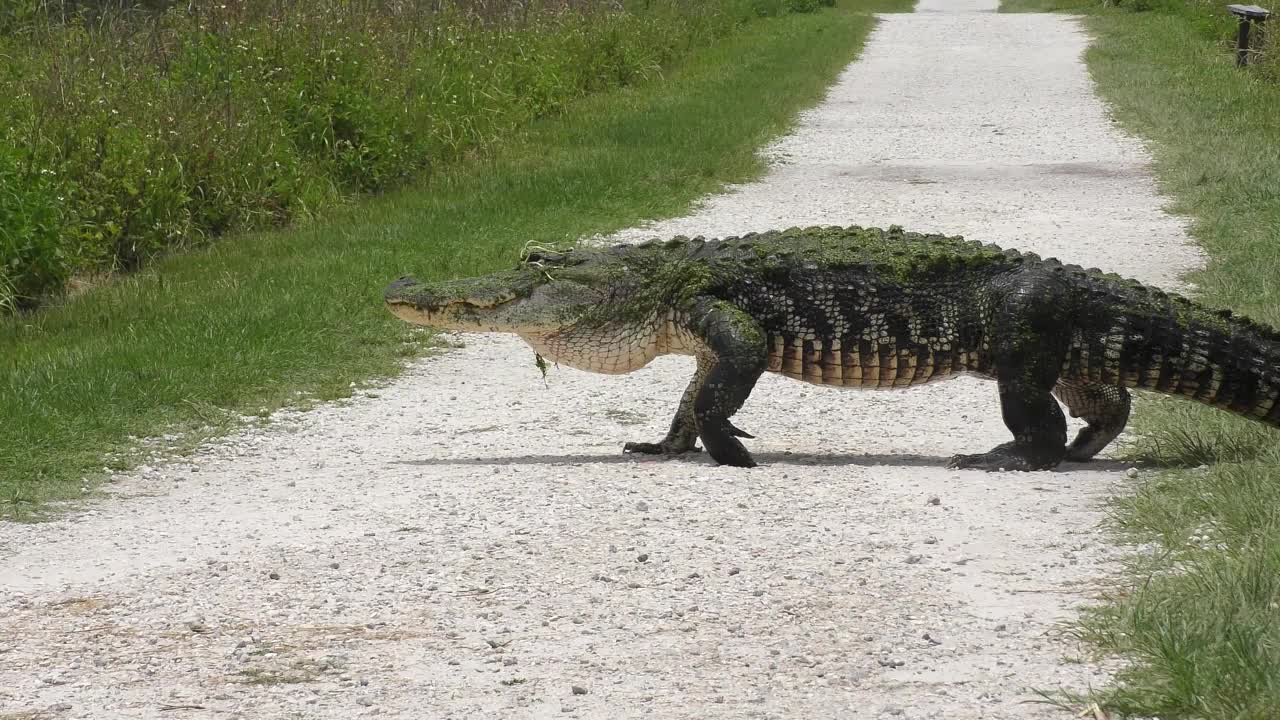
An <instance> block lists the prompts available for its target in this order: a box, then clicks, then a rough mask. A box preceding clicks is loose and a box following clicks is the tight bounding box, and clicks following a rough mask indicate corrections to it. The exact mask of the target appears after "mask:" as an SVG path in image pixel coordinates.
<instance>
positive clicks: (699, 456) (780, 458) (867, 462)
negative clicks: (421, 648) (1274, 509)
mask: <svg viewBox="0 0 1280 720" xmlns="http://www.w3.org/2000/svg"><path fill="white" fill-rule="evenodd" d="M753 455H754V457H755V459H756V462H758V463H760V465H762V466H766V465H802V466H810V467H847V466H856V467H919V468H927V467H933V468H939V469H945V468H946V465H947V461H948V460H950V459H951V458H950V456H937V455H914V454H909V453H904V454H863V453H857V454H855V453H830V454H817V453H791V452H758V453H753ZM390 463H391V464H392V465H416V466H422V467H432V466H449V465H463V466H466V465H619V464H631V465H648V464H653V463H681V464H684V465H690V466H700V467H717V466H716V464H715V463H714V462H712V461H711V459H710V458H708V457H707V455H706V453H701V452H700V453H694V454H689V455H681V456H678V457H663V456H659V455H641V454H635V453H623V452H616V453H608V454H602V453H601V454H593V455H592V454H583V455H514V456H508V457H501V456H499V457H461V458H422V459H418V460H392V461H390ZM1135 465H1137V464H1136V463H1132V462H1120V461H1117V460H1105V459H1103V460H1093V461H1091V462H1087V463H1078V462H1064V463H1062V464H1061V465H1059V466H1058V467H1057V468H1055V469H1054V470H1052V472H1080V471H1085V470H1090V471H1121V470H1126V469H1128V468H1131V467H1134V466H1135ZM975 472H978V471H975Z"/></svg>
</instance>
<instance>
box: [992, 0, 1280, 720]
mask: <svg viewBox="0 0 1280 720" xmlns="http://www.w3.org/2000/svg"><path fill="white" fill-rule="evenodd" d="M1147 6H1148V7H1155V8H1156V9H1155V10H1152V11H1149V12H1132V11H1129V10H1125V9H1123V7H1122V8H1121V9H1103V8H1101V7H1099V6H1098V5H1096V4H1086V3H1082V2H1079V0H1065V1H1064V0H1010V1H1009V2H1007V3H1006V4H1005V6H1004V9H1007V10H1013V9H1021V10H1036V9H1039V10H1066V11H1071V12H1080V13H1085V14H1087V16H1088V17H1087V20H1086V23H1087V28H1088V30H1089V31H1090V32H1091V33H1092V35H1093V36H1094V38H1095V43H1094V45H1093V46H1092V48H1091V49H1090V50H1089V51H1088V54H1087V56H1086V60H1087V63H1088V67H1089V70H1090V72H1091V73H1092V75H1093V77H1094V79H1095V80H1096V82H1097V85H1098V88H1099V91H1100V92H1101V94H1102V96H1103V97H1104V99H1105V100H1106V101H1107V102H1108V103H1109V104H1110V105H1111V106H1112V108H1113V109H1114V112H1115V114H1116V117H1117V118H1118V119H1119V120H1120V121H1121V123H1122V124H1123V126H1124V127H1125V128H1126V129H1128V130H1129V131H1131V132H1133V133H1135V134H1136V135H1138V136H1139V137H1142V138H1144V139H1146V140H1147V141H1149V143H1150V147H1151V150H1152V152H1153V154H1154V157H1155V172H1156V175H1157V178H1158V180H1159V182H1160V185H1161V189H1162V191H1163V192H1164V193H1166V194H1167V195H1168V196H1169V197H1170V198H1172V199H1173V203H1172V206H1171V210H1172V211H1173V212H1176V213H1179V214H1183V215H1186V216H1187V217H1189V218H1190V219H1191V220H1192V221H1193V224H1192V228H1191V232H1192V235H1193V237H1194V238H1195V240H1196V241H1197V242H1198V243H1199V244H1200V245H1202V246H1203V247H1204V249H1205V250H1206V251H1207V253H1208V256H1209V260H1208V265H1207V267H1206V268H1205V269H1204V270H1203V271H1199V272H1195V273H1193V274H1192V275H1191V276H1190V277H1189V279H1190V280H1192V281H1193V282H1195V283H1196V284H1197V286H1198V291H1197V295H1198V296H1199V297H1200V298H1201V299H1203V300H1205V301H1207V302H1208V303H1210V304H1212V305H1215V306H1224V307H1231V308H1233V309H1237V310H1239V311H1242V312H1243V313H1245V314H1248V315H1251V316H1253V317H1256V318H1257V319H1259V320H1263V321H1266V322H1268V323H1270V324H1272V325H1280V284H1278V283H1277V282H1276V278H1280V85H1277V84H1276V83H1274V82H1273V81H1272V80H1271V79H1270V78H1269V76H1268V74H1267V73H1266V72H1260V71H1257V70H1253V69H1250V70H1247V71H1242V70H1240V69H1238V68H1236V67H1234V64H1233V56H1232V53H1231V40H1232V38H1233V35H1232V28H1233V23H1232V21H1231V19H1230V16H1229V15H1227V13H1226V12H1225V8H1224V7H1223V6H1222V5H1217V4H1209V3H1179V2H1173V1H1172V0H1170V1H1169V2H1161V3H1149V4H1148V5H1147ZM1138 408H1139V411H1138V413H1137V416H1136V420H1135V424H1134V429H1135V430H1136V435H1137V436H1138V438H1139V439H1138V440H1137V442H1136V443H1134V444H1133V445H1131V446H1130V448H1129V449H1128V452H1129V454H1130V455H1131V456H1132V457H1134V458H1138V459H1144V460H1149V461H1152V462H1154V463H1158V464H1161V465H1166V466H1172V467H1173V468H1174V469H1171V470H1167V471H1162V472H1158V473H1153V474H1151V475H1149V476H1147V477H1145V478H1144V480H1142V481H1141V484H1140V486H1139V487H1138V488H1137V490H1136V492H1135V493H1134V494H1133V495H1131V496H1127V497H1122V498H1119V499H1117V500H1116V501H1115V502H1114V512H1113V524H1114V527H1115V529H1116V530H1117V531H1118V532H1119V533H1120V534H1121V536H1122V537H1124V538H1126V539H1128V540H1132V541H1136V542H1144V543H1150V544H1151V545H1150V547H1151V548H1152V551H1151V552H1150V553H1146V554H1143V555H1142V556H1141V557H1138V558H1135V559H1134V561H1133V567H1132V569H1131V572H1130V573H1129V575H1128V581H1127V583H1126V584H1125V585H1124V586H1122V587H1120V588H1117V589H1116V591H1115V593H1114V595H1113V596H1112V597H1111V598H1110V599H1109V600H1108V601H1107V602H1106V603H1105V604H1103V605H1102V606H1101V607H1100V608H1098V609H1097V610H1096V611H1092V612H1090V613H1089V614H1088V615H1087V616H1086V617H1085V619H1084V620H1083V622H1082V623H1081V624H1080V626H1079V631H1080V633H1081V635H1082V636H1083V637H1085V638H1086V639H1088V640H1090V641H1092V642H1093V643H1094V644H1095V645H1096V647H1097V648H1098V649H1099V650H1101V651H1102V652H1104V653H1114V654H1119V655H1121V656H1124V657H1126V658H1128V659H1130V660H1132V661H1133V664H1132V665H1131V666H1130V667H1129V668H1128V669H1127V670H1125V671H1124V672H1122V673H1121V674H1120V676H1119V677H1118V678H1117V681H1116V682H1115V683H1114V684H1113V685H1112V686H1111V687H1109V688H1105V689H1103V690H1100V691H1098V693H1097V694H1096V698H1095V699H1097V700H1098V701H1100V702H1101V703H1102V705H1103V706H1104V707H1107V708H1108V709H1110V710H1111V711H1113V712H1114V713H1115V714H1117V715H1118V716H1120V717H1159V718H1163V719H1165V720H1173V719H1175V718H1211V719H1214V720H1219V719H1221V720H1228V719H1230V720H1263V719H1264V718H1266V719H1267V720H1274V719H1275V718H1277V717H1280V442H1277V436H1276V433H1274V432H1272V431H1269V430H1266V429H1262V428H1260V427H1259V426H1258V425H1256V424H1252V423H1248V422H1246V421H1243V420H1239V419H1237V418H1235V417H1233V416H1228V415H1227V414H1225V413H1221V412H1217V411H1213V410H1210V409H1206V408H1201V407H1199V406H1191V405H1190V404H1188V403H1185V402H1181V401H1178V400H1175V399H1146V400H1144V401H1142V402H1140V403H1139V405H1138Z"/></svg>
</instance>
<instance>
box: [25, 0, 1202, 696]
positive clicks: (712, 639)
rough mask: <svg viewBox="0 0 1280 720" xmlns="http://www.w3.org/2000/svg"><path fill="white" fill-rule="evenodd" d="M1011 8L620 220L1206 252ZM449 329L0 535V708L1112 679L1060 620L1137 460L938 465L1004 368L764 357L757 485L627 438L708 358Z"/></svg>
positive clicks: (1152, 269) (1000, 688) (887, 30)
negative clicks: (913, 375)
mask: <svg viewBox="0 0 1280 720" xmlns="http://www.w3.org/2000/svg"><path fill="white" fill-rule="evenodd" d="M993 9H994V6H993V4H991V3H990V2H989V1H988V0H964V2H963V3H943V2H939V1H938V0H922V3H921V6H920V7H919V9H918V12H917V13H915V14H910V15H891V16H886V17H885V18H884V21H883V23H882V24H881V25H880V27H879V28H878V29H877V30H876V32H875V34H874V36H873V37H872V39H871V42H870V43H869V45H868V47H867V48H866V51H865V53H864V56H863V58H862V60H861V61H859V62H858V63H856V64H854V65H852V66H850V67H849V68H848V69H847V70H846V71H845V72H844V74H843V75H842V76H841V77H840V80H839V83H838V84H837V85H836V86H835V87H833V88H832V90H831V93H830V96H829V97H828V99H827V100H826V101H825V102H824V103H823V104H822V105H821V106H820V107H818V108H816V109H814V110H813V111H812V112H808V113H806V114H805V115H804V116H803V118H802V119H801V122H800V124H799V126H798V128H797V131H796V132H795V133H794V134H793V135H791V136H789V137H787V138H786V139H784V140H783V141H781V142H780V143H778V144H777V145H776V146H775V147H774V148H772V149H771V152H772V153H773V154H774V155H775V156H776V158H777V160H778V163H777V164H776V166H775V167H774V168H773V169H772V171H771V172H770V173H769V174H768V176H767V177H765V178H764V179H763V180H762V181H761V182H759V183H754V184H750V185H745V186H741V187H737V188H733V189H732V190H731V191H730V192H728V193H727V194H725V195H722V196H718V197H715V198H710V199H709V200H708V201H707V202H706V203H705V205H704V207H702V208H701V209H700V210H698V211H697V212H696V213H695V214H694V215H692V216H691V217H688V218H682V219H678V220H673V221H670V222H663V223H661V224H660V225H659V226H656V227H653V228H647V229H645V230H644V231H642V232H637V233H632V234H633V235H635V236H644V235H649V234H651V233H652V234H657V235H668V234H673V233H681V232H683V233H689V234H705V235H720V234H725V233H737V232H744V231H749V230H764V229H769V228H773V227H779V226H790V225H805V224H810V223H841V224H853V223H857V224H863V225H887V224H890V223H900V224H902V225H904V226H906V227H908V228H909V229H917V230H928V231H944V232H948V233H963V234H966V235H968V236H970V237H973V238H978V239H982V240H988V241H995V242H999V243H1001V244H1004V245H1008V246H1013V247H1018V248H1025V249H1033V250H1036V251H1040V252H1042V253H1043V254H1052V255H1057V256H1058V257H1060V258H1063V259H1069V260H1071V261H1075V262H1079V263H1083V264H1085V265H1086V266H1090V265H1098V266H1101V267H1105V268H1108V269H1112V270H1116V271H1120V272H1122V273H1125V274H1129V275H1133V276H1136V277H1138V278H1141V279H1144V280H1148V281H1152V282H1156V283H1159V284H1162V285H1165V286H1175V285H1176V278H1177V276H1178V273H1179V272H1181V271H1183V270H1186V269H1188V268H1190V267H1192V266H1194V265H1195V264H1196V263H1197V262H1198V256H1197V255H1196V253H1195V252H1194V251H1193V250H1192V249H1191V248H1190V247H1189V246H1188V245H1187V243H1186V239H1185V237H1184V234H1183V229H1182V224H1181V223H1180V222H1179V221H1177V220H1176V219H1174V218H1171V217H1169V216H1168V215H1166V214H1164V213H1163V212H1162V211H1161V205H1162V200H1161V199H1160V198H1159V197H1158V196H1157V194H1156V192H1155V190H1154V185H1153V183H1152V181H1151V179H1150V177H1149V176H1148V174H1147V169H1146V165H1145V162H1146V158H1145V156H1144V154H1143V152H1142V150H1141V148H1140V146H1139V145H1138V143H1136V142H1135V141H1134V140H1133V139H1131V138H1127V137H1125V136H1123V135H1122V134H1121V133H1120V132H1119V131H1117V130H1116V129H1115V128H1114V127H1113V125H1112V123H1111V122H1110V121H1109V120H1108V119H1107V117H1106V114H1105V110H1104V108H1103V107H1102V105H1101V104H1100V103H1099V101H1098V100H1097V99H1096V98H1095V97H1094V95H1093V94H1092V92H1091V88H1090V84H1089V81H1088V78H1087V75H1086V72H1085V70H1084V68H1083V66H1082V65H1081V63H1080V55H1081V52H1082V50H1083V49H1084V46H1085V43H1086V38H1085V37H1084V36H1083V34H1082V33H1081V32H1080V30H1079V29H1078V27H1077V25H1076V24H1075V23H1073V22H1072V21H1071V20H1070V19H1068V18H1064V17H1060V16H1044V15H1009V16H1005V15H997V14H994V13H992V12H990V11H991V10H993ZM463 340H464V342H465V347H464V348H462V349H458V350H454V351H451V352H449V353H446V354H445V355H443V356H442V357H439V358H435V359H427V360H423V361H421V362H418V363H416V364H415V365H414V366H413V367H412V369H411V370H410V371H409V372H408V373H407V374H406V375H404V376H403V377H402V378H400V379H398V380H396V381H395V382H394V383H391V384H389V385H387V386H385V387H382V388H379V389H378V390H377V391H376V392H373V393H361V394H360V396H359V397H357V398H356V399H354V400H352V401H349V402H342V403H336V404H334V405H331V406H327V407H324V408H321V409H318V410H315V411H312V412H309V413H304V414H282V415H280V416H278V417H277V420H278V422H276V423H273V424H272V426H271V427H269V428H267V429H265V430H253V431H248V432H245V433H243V434H241V435H238V436H236V437H234V438H231V439H229V440H227V441H225V442H220V443H218V444H217V445H216V446H215V447H211V448H208V449H207V450H206V451H204V452H201V453H200V454H198V455H197V456H195V457H192V458H187V459H184V460H181V461H177V462H171V463H158V464H157V465H156V466H155V467H151V468H144V469H142V470H141V471H140V472H137V473H133V474H130V475H128V476H125V477H122V478H120V480H119V482H118V483H116V484H115V485H114V486H113V490H114V496H113V497H110V498H108V499H105V500H96V501H92V502H90V503H88V504H87V506H86V507H84V508H82V509H81V510H80V511H78V512H77V513H75V514H74V515H70V516H68V517H66V518H65V519H62V520H58V521H55V522H49V523H46V524H40V525H33V526H19V525H0V718H10V717H26V716H24V715H20V714H19V713H22V712H39V713H45V714H47V717H51V718H63V717H68V718H160V717H163V718H246V719H257V718H263V719H268V718H271V719H274V718H334V719H338V718H352V717H364V716H374V715H380V716H383V717H396V718H463V717H484V718H490V717H492V718H505V717H513V718H524V717H529V718H542V717H582V718H604V717H608V718H620V717H638V716H645V715H647V716H653V717H659V718H834V717H840V718H881V717H883V718H948V719H950V718H961V719H967V718H1056V717H1062V718H1068V717H1071V715H1069V714H1068V713H1066V712H1065V711H1063V710H1059V709H1055V708H1053V707H1051V706H1047V705H1044V704H1037V703H1035V702H1034V701H1036V700H1037V697H1038V696H1037V695H1035V693H1034V692H1033V691H1032V689H1034V688H1043V689H1049V690H1052V689H1054V688H1057V687H1066V688H1072V689H1076V690H1080V689H1084V688H1086V687H1088V686H1089V685H1090V684H1094V685H1096V684H1097V683H1099V682H1101V681H1103V680H1105V677H1104V676H1103V674H1102V670H1099V669H1097V668H1096V667H1093V666H1090V665H1085V664H1079V663H1072V662H1069V660H1070V659H1071V658H1073V657H1075V656H1076V655H1077V653H1078V652H1079V650H1080V649H1079V648H1077V647H1076V646H1075V645H1074V644H1073V643H1072V642H1071V641H1070V640H1069V639H1067V638H1065V637H1063V636H1062V635H1061V633H1060V632H1059V631H1058V626H1057V623H1058V621H1060V620H1062V619H1064V618H1068V617H1070V616H1071V614H1072V608H1073V607H1075V606H1077V605H1078V604H1080V603H1082V602H1088V601H1089V598H1090V597H1091V593H1093V592H1094V591H1095V590H1096V588H1097V587H1098V583H1099V581H1100V579H1101V578H1103V577H1104V575H1105V574H1106V573H1107V572H1109V571H1110V570H1112V569H1114V567H1113V566H1112V565H1110V564H1109V563H1110V562H1111V561H1112V560H1113V559H1114V558H1115V556H1116V553H1117V552H1118V551H1117V550H1115V549H1113V548H1109V547H1107V545H1106V544H1105V542H1104V537H1103V536H1102V535H1101V534H1100V533H1099V531H1098V529H1097V525H1098V523H1099V521H1100V520H1101V519H1102V505H1101V503H1102V501H1103V500H1104V499H1105V497H1106V495H1107V494H1108V493H1110V492H1113V491H1115V490H1116V489H1117V488H1119V487H1121V486H1122V485H1123V483H1124V481H1125V468H1124V467H1123V466H1121V465H1119V464H1117V463H1115V462H1110V461H1105V460H1104V461H1101V462H1096V463H1093V464H1091V465H1088V466H1080V465H1075V466H1064V467H1063V468H1061V469H1060V470H1059V471H1057V472H1041V473H1027V474H985V473H981V472H974V471H952V470H947V469H944V468H943V467H942V463H943V462H944V459H945V458H946V457H948V456H949V455H951V454H952V453H956V452H979V451H984V450H987V449H988V448H990V447H991V446H993V445H995V444H996V443H998V442H1003V441H1004V440H1005V439H1006V436H1007V434H1006V430H1005V429H1004V427H1003V426H1002V424H1001V422H1000V418H999V411H998V406H997V402H996V392H995V387H994V385H993V384H988V383H984V382H981V381H978V380H970V379H959V380H954V381H952V382H948V383H940V384H937V385H931V386H926V387H924V388H920V389H914V390H909V391H905V392H898V393H878V392H861V393H859V392H842V391H838V390H833V389H827V388H821V387H814V386H809V385H805V384H801V383H797V382H794V381H789V380H786V379H783V378H781V377H778V376H766V377H765V378H763V379H762V381H761V382H760V384H759V385H758V387H757V389H756V391H755V394H754V395H753V396H752V398H751V400H750V401H749V402H748V403H747V406H746V407H745V409H744V410H743V411H742V413H741V414H739V416H738V417H737V419H736V420H735V422H737V423H738V424H739V425H740V426H741V427H744V428H746V429H748V430H750V431H752V432H753V433H755V434H756V435H757V436H758V438H759V439H758V440H754V441H748V446H749V447H750V448H751V449H752V450H753V451H754V452H755V453H756V457H757V458H758V459H759V460H761V461H762V463H763V464H762V466H761V467H759V468H756V469H753V470H740V469H732V468H721V467H715V466H713V465H711V464H709V463H708V461H707V460H706V458H705V457H704V456H697V457H687V458H680V459H676V460H663V459H655V458H648V457H635V456H624V455H622V454H621V452H620V448H621V446H622V444H623V443H624V442H625V441H628V440H654V439H656V438H658V437H660V436H661V434H662V433H663V432H664V431H665V429H666V425H667V423H668V421H669V418H670V414H671V413H672V411H673V410H674V407H675V404H676V401H677V399H678V398H679V395H680V391H681V390H682V389H683V387H684V385H685V383H686V382H687V379H688V375H689V373H690V371H691V368H692V363H691V361H690V360H689V359H687V358H661V359H659V361H657V362H655V363H654V364H652V365H651V366H650V367H648V368H646V369H645V370H643V371H640V372H637V373H634V374H632V375H628V376H622V377H610V376H593V375H587V374H584V373H579V372H575V371H572V370H568V369H558V370H554V371H553V372H552V373H551V375H550V377H549V378H548V384H547V385H546V386H544V384H543V381H542V379H541V378H540V376H539V373H538V371H537V369H536V368H535V367H534V365H533V362H532V359H533V358H532V353H531V352H530V351H529V350H528V349H527V348H526V347H524V346H523V345H522V344H520V343H519V342H518V341H515V340H513V339H508V338H493V337H482V336H466V337H464V338H463ZM7 713H8V714H7ZM45 714H41V715H37V716H38V717H45V716H46V715H45Z"/></svg>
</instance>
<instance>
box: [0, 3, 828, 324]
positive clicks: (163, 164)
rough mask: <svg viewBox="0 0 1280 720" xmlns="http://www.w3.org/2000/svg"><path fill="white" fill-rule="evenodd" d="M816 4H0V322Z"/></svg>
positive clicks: (368, 185) (479, 142) (461, 150)
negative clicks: (2, 310)
mask: <svg viewBox="0 0 1280 720" xmlns="http://www.w3.org/2000/svg"><path fill="white" fill-rule="evenodd" d="M819 4H820V3H819V2H818V0H706V1H703V2H693V1H692V0H637V1H635V2H627V3H623V4H622V5H621V9H618V4H617V3H614V2H606V1H605V0H586V1H584V2H575V3H573V4H572V5H569V6H566V5H565V4H564V3H563V2H555V1H553V0H547V1H546V2H540V1H537V0H535V1H532V2H526V3H485V2H470V3H468V2H462V0H456V1H447V2H442V1H441V0H430V1H429V0H416V1H413V2H392V1H391V0H365V1H363V2H349V1H347V0H273V2H255V1H251V0H196V1H195V2H190V3H188V2H183V3H174V2H168V1H158V0H152V1H151V2H136V1H135V2H121V1H119V0H117V1H116V2H107V1H106V0H99V1H95V2H87V1H86V2H64V1H59V2H50V1H49V0H26V1H25V2H16V3H13V4H7V3H6V4H5V8H6V9H5V10H4V11H3V14H0V58H3V61H4V62H3V66H2V67H0V95H3V97H5V99H6V102H5V103H3V104H0V307H6V308H10V309H13V308H16V307H29V306H32V305H34V304H36V303H37V302H39V301H40V300H42V299H43V298H44V297H45V296H47V295H49V294H50V293H54V292H56V291H59V290H61V289H62V288H63V287H64V285H65V284H66V283H67V282H68V280H71V279H79V280H83V279H85V278H86V277H88V276H90V275H92V274H93V273H99V272H104V271H108V272H109V271H116V270H132V269H136V268H138V267H140V266H141V265H142V264H143V263H145V262H147V261H148V260H149V259H150V258H152V257H154V256H156V255H157V254H159V253H162V252H165V251H169V250H173V249H180V248H189V247H193V246H198V245H201V244H203V243H204V242H205V241H206V240H208V239H209V238H212V237H216V236H218V235H221V234H223V233H226V232H228V231H233V230H244V229H252V228H264V227H271V226H278V225H282V224H284V223H287V222H290V221H293V220H296V219H306V218H310V217H312V216H314V215H315V213H317V212H318V211H321V210H324V209H326V208H330V207H333V206H335V205H337V204H339V203H340V202H342V201H343V200H344V199H348V198H351V197H353V196H355V195H358V194H361V193H368V192H376V191H382V190H385V189H387V188H390V187H394V186H396V185H398V184H400V183H402V182H404V181H405V180H406V179H408V178H411V177H414V176H418V175H420V174H422V173H424V172H429V171H431V170H433V169H435V168H438V167H439V166H440V165H441V164H444V163H448V162H451V161H453V160H456V159H458V158H460V157H462V156H464V155H466V154H468V153H473V152H477V151H485V150H486V149H488V148H490V147H491V146H492V145H493V144H494V143H495V142H497V141H499V140H500V139H501V138H503V137H505V136H506V135H508V134H509V133H510V132H512V130H513V129H514V128H518V127H521V126H523V125H526V124H527V123H528V122H530V121H531V120H533V119H535V118H539V117H546V116H549V115H552V114H555V113H557V112H559V111H561V110H562V109H563V108H564V107H565V105H566V103H569V102H571V101H573V100H574V99H575V98H578V97H581V96H583V95H586V94H589V93H592V92H599V91H601V90H604V89H607V88H610V87H617V86H625V85H630V84H633V83H636V82H640V81H643V80H645V79H648V78H653V77H657V76H659V75H660V74H661V73H663V72H664V70H666V69H669V68H670V67H672V65H673V64H674V63H676V62H677V61H678V60H679V59H680V58H682V57H684V56H686V55H687V54H688V53H689V52H690V51H691V50H693V49H694V48H697V47H700V46H704V45H707V44H711V43H715V42H718V41H719V40H720V39H721V38H723V37H725V36H726V35H728V34H730V33H733V32H736V31H737V30H738V29H740V28H741V27H742V25H743V24H744V23H746V22H747V21H748V20H750V19H752V18H755V17H758V16H761V15H778V14H783V13H786V12H789V11H811V10H815V9H817V7H818V5H819ZM826 4H831V3H830V2H827V3H826Z"/></svg>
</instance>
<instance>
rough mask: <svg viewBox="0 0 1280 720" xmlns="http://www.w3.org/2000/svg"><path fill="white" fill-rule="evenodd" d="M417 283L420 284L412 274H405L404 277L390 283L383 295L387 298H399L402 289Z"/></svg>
mask: <svg viewBox="0 0 1280 720" xmlns="http://www.w3.org/2000/svg"><path fill="white" fill-rule="evenodd" d="M417 284H418V281H417V280H416V279H414V278H413V277H412V276H409V275H405V276H403V277H400V278H397V279H396V280H395V281H394V282H392V283H391V284H390V285H388V286H387V289H386V290H384V291H383V292H382V296H383V298H385V299H387V300H391V299H393V298H398V297H399V291H400V290H403V289H405V288H407V287H411V286H413V285H417Z"/></svg>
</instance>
